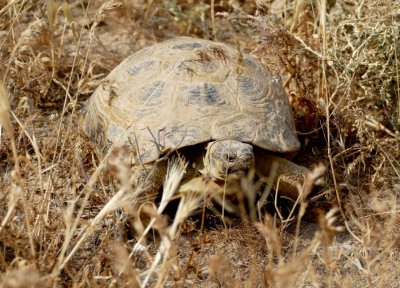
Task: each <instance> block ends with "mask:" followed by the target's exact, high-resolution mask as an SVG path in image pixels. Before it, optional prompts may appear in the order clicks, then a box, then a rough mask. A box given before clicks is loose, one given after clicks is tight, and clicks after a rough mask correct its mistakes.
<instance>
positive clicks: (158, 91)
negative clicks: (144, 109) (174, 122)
mask: <svg viewBox="0 0 400 288" xmlns="http://www.w3.org/2000/svg"><path fill="white" fill-rule="evenodd" d="M164 88H165V82H163V81H156V82H153V83H150V84H148V85H146V86H143V87H142V89H141V90H140V91H141V93H140V94H139V96H138V99H139V100H140V101H142V102H149V103H151V104H159V103H160V96H161V95H162V93H163V91H164Z"/></svg>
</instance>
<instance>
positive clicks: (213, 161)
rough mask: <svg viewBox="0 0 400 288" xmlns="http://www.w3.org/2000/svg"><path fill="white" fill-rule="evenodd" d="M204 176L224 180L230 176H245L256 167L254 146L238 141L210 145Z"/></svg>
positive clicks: (215, 142) (203, 171)
mask: <svg viewBox="0 0 400 288" xmlns="http://www.w3.org/2000/svg"><path fill="white" fill-rule="evenodd" d="M203 162H204V169H203V170H201V171H200V172H201V173H202V174H203V175H206V176H210V177H211V178H214V179H220V180H223V179H225V177H226V176H227V175H228V174H239V175H243V174H244V173H246V172H247V171H248V170H249V169H250V168H251V167H252V166H253V165H254V154H253V146H251V145H250V144H247V143H243V142H240V141H237V140H220V141H213V142H210V143H208V145H207V152H206V155H205V157H204V160H203Z"/></svg>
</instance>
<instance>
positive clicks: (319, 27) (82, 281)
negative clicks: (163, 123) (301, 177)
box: [0, 0, 400, 287]
mask: <svg viewBox="0 0 400 288" xmlns="http://www.w3.org/2000/svg"><path fill="white" fill-rule="evenodd" d="M399 15H400V6H399V4H398V2H397V1H395V0H366V1H352V0H332V1H326V0H316V1H304V0H293V1H292V0H290V1H281V0H274V1H268V0H266V1H261V0H260V1H256V3H255V2H254V1H225V0H222V1H214V0H210V1H200V0H183V1H164V0H152V1H141V0H137V1H136V0H134V1H128V0H116V1H88V0H77V1H73V0H71V1H54V0H46V1H44V0H43V1H24V0H14V1H1V0H0V59H1V65H0V77H1V78H0V123H1V140H0V141H1V142H0V147H1V151H0V169H1V170H0V171H1V176H2V177H1V178H0V189H1V190H0V191H1V192H0V207H1V209H0V248H1V250H0V273H1V279H0V281H1V283H2V286H3V287H50V286H53V287H57V286H72V287H103V286H104V287H142V286H145V283H147V285H148V286H152V287H164V286H166V287H170V286H175V285H176V286H179V287H192V286H193V287H206V286H207V287H208V286H211V287H263V286H266V287H294V286H299V287H304V286H307V287H308V286H310V287H311V286H312V287H314V286H315V287H326V286H335V287H365V286H379V287H397V286H398V284H397V283H398V281H399V280H398V279H397V278H398V276H397V275H399V268H398V260H397V259H398V258H399V247H398V245H399V242H398V237H399V232H400V230H398V229H399V223H400V222H399V216H398V215H399V214H398V213H399V210H398V208H397V204H398V203H397V197H398V193H400V180H399V179H400V164H399V159H400V149H399V148H400V147H399V137H400V136H399V129H400V113H399V112H400V82H399V74H400V69H399V67H400V61H399V57H400V55H399V50H400V40H399V33H400V32H399V31H400V29H399V25H400V16H399ZM182 35H188V36H193V37H201V38H206V39H214V40H218V41H222V42H226V43H230V44H232V45H234V46H240V47H242V48H244V49H245V50H246V51H248V52H249V53H251V54H253V55H255V56H257V57H258V58H259V59H260V60H261V61H262V62H263V63H264V65H265V66H266V67H267V69H268V70H269V71H270V72H271V73H272V74H273V75H275V76H276V77H281V78H282V80H283V83H284V85H285V88H286V90H287V92H288V94H289V95H290V97H291V100H292V104H293V110H294V114H295V116H296V119H297V121H298V127H301V129H300V128H299V129H298V130H299V132H300V135H299V136H300V139H301V141H302V144H303V148H302V151H301V152H300V154H299V155H298V156H297V158H296V159H295V161H297V162H299V163H303V164H304V165H307V166H309V167H317V169H316V170H314V172H313V173H314V174H312V175H308V179H307V181H306V185H305V187H304V188H303V191H302V192H303V194H302V196H301V197H299V199H298V201H297V202H296V203H295V207H294V208H293V209H292V210H291V209H289V208H290V207H289V206H288V203H287V202H285V199H278V198H279V197H278V198H276V199H273V197H272V198H271V197H270V198H271V199H270V198H268V202H269V203H271V205H270V206H271V209H268V211H269V214H265V216H264V217H263V219H258V220H253V221H249V220H248V217H247V216H246V215H242V217H240V218H239V217H237V218H235V217H233V219H224V220H221V219H220V217H219V216H217V215H218V214H217V215H216V214H215V213H214V214H213V213H212V212H211V210H213V209H209V208H210V207H209V206H210V205H211V204H210V203H208V202H207V201H205V200H204V199H203V198H198V197H195V196H185V197H184V198H182V199H181V202H180V204H179V205H177V206H178V207H177V208H176V209H175V210H174V212H173V213H171V212H169V213H165V205H166V203H167V202H168V201H169V199H168V196H169V195H170V194H171V193H173V192H174V187H175V186H176V185H177V183H179V181H180V179H181V177H182V175H181V173H182V170H181V169H182V166H180V165H179V163H175V164H174V165H171V167H170V168H171V170H170V174H169V178H168V180H167V182H168V183H167V184H166V185H165V188H164V192H163V198H162V199H161V200H160V201H159V202H158V203H146V204H143V205H142V206H141V207H140V212H138V211H137V210H136V209H133V208H132V207H134V205H135V204H137V203H139V202H138V197H136V195H137V194H138V193H139V191H132V188H131V187H132V185H131V181H132V179H130V177H129V167H128V165H127V164H126V163H124V162H123V161H120V160H119V157H118V155H119V153H122V152H121V151H113V153H114V155H111V156H115V157H114V158H112V159H111V160H110V161H108V162H107V163H106V162H104V161H103V160H104V159H103V157H102V155H99V154H98V153H97V152H96V151H95V149H94V148H93V146H92V145H91V144H90V143H88V142H87V141H86V139H85V137H82V135H81V131H80V129H79V115H80V113H81V111H82V107H83V105H84V103H85V100H86V99H87V98H88V97H89V96H90V94H91V93H92V92H93V91H94V89H95V88H96V87H97V86H98V84H99V81H101V80H102V79H103V78H104V76H105V75H106V74H107V73H108V72H109V71H110V70H111V69H112V68H113V67H115V66H116V65H117V64H118V63H119V62H120V61H121V60H122V59H124V58H125V57H126V56H128V55H130V54H131V53H133V52H134V51H137V50H139V49H140V48H142V47H144V46H147V45H150V44H152V43H156V42H159V41H162V40H165V39H168V38H171V37H173V36H182ZM279 75H280V76H279ZM316 164H322V165H324V166H325V167H326V169H327V177H326V178H327V179H326V183H325V186H323V187H322V188H321V189H320V190H319V191H317V193H315V192H314V193H313V194H310V195H309V193H310V190H309V189H310V188H311V187H310V186H311V185H312V182H313V179H314V178H313V177H317V176H318V175H319V174H318V173H321V170H320V169H322V168H321V166H317V165H316ZM248 184H249V185H248V187H247V186H246V187H247V188H246V189H251V187H252V185H251V184H253V183H248ZM169 193H170V194H169ZM271 194H273V193H271ZM305 195H309V197H304V196H305ZM270 196H272V195H270ZM275 200H276V201H275ZM267 206H268V205H267ZM288 207H289V208H288ZM211 208H212V207H211ZM214 210H218V208H217V209H214ZM195 211H197V212H198V211H200V212H198V213H194V212H195ZM139 214H140V215H141V216H140V217H139ZM168 214H170V216H169V217H167V216H165V215H168ZM193 214H195V216H191V215H193ZM142 215H145V216H146V217H147V219H144V218H146V217H143V216H142ZM150 219H151V220H150ZM252 219H254V218H252ZM310 220H311V221H310ZM149 223H150V224H151V225H152V228H153V231H154V233H153V234H156V237H154V238H152V237H149V236H148V235H147V237H142V238H141V240H140V242H137V241H136V240H135V239H139V238H140V237H141V236H143V235H144V234H145V232H148V231H147V230H146V225H148V224H149ZM133 234H134V235H133ZM149 234H151V232H150V233H149ZM153 240H154V241H153ZM146 241H148V242H149V241H150V243H147V244H146ZM151 241H152V242H151Z"/></svg>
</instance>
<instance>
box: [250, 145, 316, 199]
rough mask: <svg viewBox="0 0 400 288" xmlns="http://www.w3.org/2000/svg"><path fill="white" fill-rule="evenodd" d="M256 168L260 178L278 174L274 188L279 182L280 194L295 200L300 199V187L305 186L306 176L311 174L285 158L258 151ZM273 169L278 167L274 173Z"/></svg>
mask: <svg viewBox="0 0 400 288" xmlns="http://www.w3.org/2000/svg"><path fill="white" fill-rule="evenodd" d="M273 163H275V165H273ZM255 166H256V173H257V176H258V177H260V178H262V177H264V178H265V177H269V176H270V175H271V173H276V174H275V175H276V177H275V178H274V181H273V187H272V188H274V189H275V188H276V186H277V183H278V180H279V191H278V192H279V193H280V194H281V195H283V196H286V197H289V198H291V199H293V200H296V199H297V198H298V196H299V190H298V186H300V187H302V186H303V184H304V179H305V176H306V174H307V173H309V172H310V170H308V169H307V168H306V167H304V166H300V165H297V164H295V163H293V162H291V161H289V160H287V159H285V158H281V157H277V156H272V155H270V154H268V153H267V152H265V151H258V152H257V153H256V154H255ZM273 167H276V170H275V171H272V168H273Z"/></svg>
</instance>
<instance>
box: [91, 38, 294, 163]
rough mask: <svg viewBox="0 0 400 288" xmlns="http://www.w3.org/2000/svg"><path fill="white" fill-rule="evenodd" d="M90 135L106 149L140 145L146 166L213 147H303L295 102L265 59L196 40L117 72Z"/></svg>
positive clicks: (152, 52)
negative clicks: (192, 148)
mask: <svg viewBox="0 0 400 288" xmlns="http://www.w3.org/2000/svg"><path fill="white" fill-rule="evenodd" d="M83 131H84V132H85V133H86V134H87V135H88V137H89V139H90V140H92V141H94V142H96V143H97V145H98V148H100V149H102V148H104V147H107V146H108V145H109V144H111V143H119V144H128V145H131V146H133V147H134V149H135V151H136V154H137V156H139V157H140V162H142V163H148V162H151V161H155V160H156V159H157V158H158V157H159V156H160V154H162V153H165V152H166V151H169V150H174V149H178V148H181V147H185V146H189V145H195V144H199V143H203V142H207V141H210V140H223V139H235V140H238V141H241V142H246V143H250V144H253V145H255V146H258V147H261V148H263V149H266V150H269V151H273V152H281V153H286V152H293V151H297V150H298V149H299V147H300V143H299V141H298V139H297V137H296V133H295V128H294V120H293V116H292V114H291V108H290V105H289V102H288V97H287V95H286V93H285V91H284V89H283V87H282V86H281V85H280V83H279V81H278V80H277V79H276V78H273V77H271V76H270V74H269V73H268V72H267V71H266V70H265V68H264V67H263V66H262V64H261V63H260V62H259V61H258V60H257V59H255V58H253V57H251V56H249V55H246V54H243V53H242V52H240V51H238V49H236V48H234V47H230V46H228V45H226V44H223V43H217V42H213V41H209V40H202V39H195V38H189V37H182V38H175V39H171V40H168V41H166V42H163V43H159V44H155V45H153V46H150V47H147V48H144V49H142V50H140V51H138V52H136V53H134V54H133V55H131V56H129V57H128V58H127V59H125V60H124V61H123V62H122V63H121V64H119V65H118V66H117V67H116V68H115V69H114V70H113V71H111V73H110V74H109V75H108V76H107V77H106V78H105V81H103V82H102V84H101V85H100V86H99V87H98V88H97V90H96V91H95V92H94V93H93V95H92V96H91V98H90V99H89V101H88V103H87V106H86V111H85V114H84V118H83Z"/></svg>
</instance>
